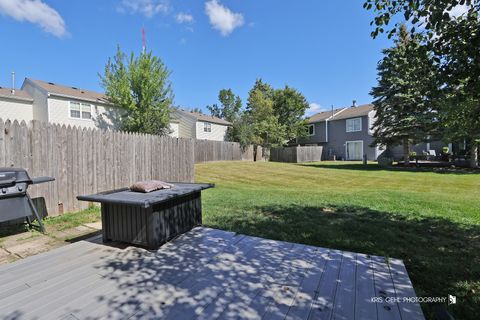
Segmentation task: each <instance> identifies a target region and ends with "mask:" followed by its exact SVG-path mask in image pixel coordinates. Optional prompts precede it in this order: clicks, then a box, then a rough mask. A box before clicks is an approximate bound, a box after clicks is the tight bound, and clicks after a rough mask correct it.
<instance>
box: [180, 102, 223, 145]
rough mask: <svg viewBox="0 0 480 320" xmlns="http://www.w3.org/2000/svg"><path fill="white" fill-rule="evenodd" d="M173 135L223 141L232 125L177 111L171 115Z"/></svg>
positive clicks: (216, 119) (214, 118) (188, 112)
mask: <svg viewBox="0 0 480 320" xmlns="http://www.w3.org/2000/svg"><path fill="white" fill-rule="evenodd" d="M172 119H173V122H174V123H172V125H171V126H172V130H173V132H174V133H173V135H174V136H176V137H179V138H193V139H201V140H215V141H225V137H226V134H227V130H228V128H229V127H230V126H231V125H232V123H230V122H228V121H226V120H224V119H220V118H217V117H213V116H208V115H205V114H202V113H198V112H191V111H187V110H182V109H177V110H175V111H174V112H173V113H172Z"/></svg>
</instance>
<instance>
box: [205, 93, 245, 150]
mask: <svg viewBox="0 0 480 320" xmlns="http://www.w3.org/2000/svg"><path fill="white" fill-rule="evenodd" d="M218 100H219V102H220V105H218V104H212V105H208V106H207V109H208V110H210V114H211V115H212V116H214V117H217V118H221V119H225V120H227V121H229V122H231V123H232V126H231V127H229V128H228V130H227V133H226V135H227V136H226V139H227V140H228V141H237V142H239V141H240V140H241V138H240V135H241V134H242V133H241V130H242V128H243V126H242V122H241V121H240V120H241V116H242V113H241V108H242V99H240V97H239V96H237V95H235V94H234V93H233V91H232V89H222V90H220V92H219V93H218Z"/></svg>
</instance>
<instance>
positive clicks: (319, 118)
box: [307, 108, 344, 123]
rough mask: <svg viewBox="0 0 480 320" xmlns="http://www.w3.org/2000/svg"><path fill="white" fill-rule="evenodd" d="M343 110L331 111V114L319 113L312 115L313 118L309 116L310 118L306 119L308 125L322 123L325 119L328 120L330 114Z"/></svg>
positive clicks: (328, 112) (326, 112)
mask: <svg viewBox="0 0 480 320" xmlns="http://www.w3.org/2000/svg"><path fill="white" fill-rule="evenodd" d="M343 109H344V108H339V109H333V112H332V111H323V112H319V113H316V114H314V115H313V116H311V117H310V118H308V119H307V120H308V123H315V122H320V121H324V120H325V119H328V118H330V117H331V116H332V114H335V113H337V112H339V111H341V110H343Z"/></svg>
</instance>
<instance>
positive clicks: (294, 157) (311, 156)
mask: <svg viewBox="0 0 480 320" xmlns="http://www.w3.org/2000/svg"><path fill="white" fill-rule="evenodd" d="M322 150H323V147H321V146H305V147H300V146H296V147H284V148H272V149H270V160H271V161H277V162H293V163H301V162H312V161H321V160H322Z"/></svg>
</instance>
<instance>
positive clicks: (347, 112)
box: [307, 104, 373, 123]
mask: <svg viewBox="0 0 480 320" xmlns="http://www.w3.org/2000/svg"><path fill="white" fill-rule="evenodd" d="M372 110H373V104H364V105H360V106H357V107H349V108H339V109H335V110H333V113H334V116H333V117H332V111H325V112H320V113H317V114H314V115H313V116H311V117H310V118H308V119H307V122H308V123H315V122H320V121H325V120H326V119H329V118H331V119H329V121H333V120H341V119H349V118H355V117H361V116H366V115H368V113H369V112H370V111H372Z"/></svg>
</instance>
